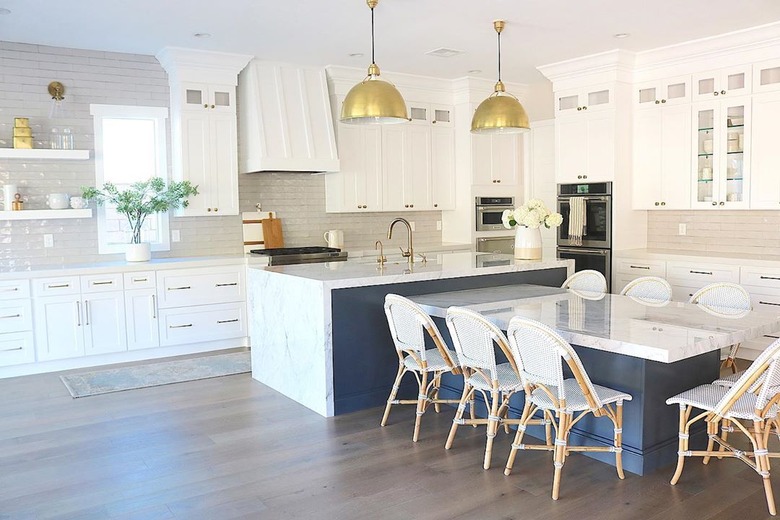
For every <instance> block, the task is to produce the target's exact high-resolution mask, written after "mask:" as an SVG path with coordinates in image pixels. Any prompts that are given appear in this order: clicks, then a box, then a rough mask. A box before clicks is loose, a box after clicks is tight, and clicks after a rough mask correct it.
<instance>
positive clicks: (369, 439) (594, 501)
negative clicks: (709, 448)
mask: <svg viewBox="0 0 780 520" xmlns="http://www.w3.org/2000/svg"><path fill="white" fill-rule="evenodd" d="M0 395H1V396H2V398H0V425H1V426H0V519H52V518H56V519H68V520H76V519H144V520H147V519H149V520H154V519H167V518H174V519H218V520H227V519H241V518H243V519H277V518H279V519H339V520H346V519H365V518H371V519H404V520H409V519H415V520H417V519H453V518H454V519H461V518H462V519H474V518H479V519H502V520H509V519H534V520H547V519H557V518H567V517H574V518H599V519H620V520H624V519H652V520H661V519H678V518H679V519H689V518H695V519H701V520H703V519H732V518H736V517H739V518H741V519H743V520H745V519H753V518H769V515H768V514H767V510H766V504H765V501H764V494H763V490H762V487H761V483H760V479H759V477H758V476H757V475H756V474H755V473H754V472H753V471H752V470H750V469H749V468H747V466H745V465H744V464H742V463H741V462H738V461H736V460H722V461H718V460H714V461H712V462H711V463H710V464H709V465H708V466H704V465H702V464H701V462H699V461H698V460H695V459H691V460H689V461H688V463H687V464H686V468H685V472H684V473H683V477H682V480H681V482H680V483H679V484H678V485H677V486H674V487H672V486H670V485H669V478H670V477H671V475H672V472H673V469H674V468H673V467H668V468H664V469H662V470H660V471H658V472H656V473H654V474H652V475H649V476H645V477H637V476H635V475H632V474H627V475H626V479H625V480H623V481H621V480H619V479H618V478H617V476H616V474H615V470H614V468H613V467H611V466H608V465H606V464H601V463H598V462H596V461H593V460H591V459H587V458H585V457H582V456H580V455H576V454H575V455H572V456H571V457H570V458H568V459H567V462H566V466H565V467H564V471H563V481H562V485H561V499H560V500H559V501H557V502H554V501H552V500H551V499H550V489H551V484H552V462H551V459H550V457H549V456H548V455H547V454H545V453H541V452H521V453H520V454H519V455H518V458H517V462H516V464H515V471H514V472H513V474H512V475H511V476H509V477H505V476H504V475H503V472H502V469H503V465H504V463H505V461H506V456H507V454H508V451H509V444H510V441H511V439H510V436H508V435H505V434H503V433H499V435H498V437H497V438H496V443H495V448H494V456H493V468H492V469H490V470H488V471H484V470H483V469H482V467H481V464H482V454H483V450H484V442H485V438H484V429H483V428H481V429H472V428H467V427H463V428H461V429H460V430H459V432H458V436H457V438H456V440H455V445H454V447H453V449H452V450H450V451H445V450H444V449H443V445H444V441H445V439H446V436H447V432H448V430H449V427H450V425H451V421H452V415H453V412H454V410H452V409H445V410H443V411H442V413H441V414H439V415H437V414H435V413H434V412H433V410H431V411H430V412H429V413H427V414H426V415H425V417H424V418H423V424H422V430H421V433H420V441H419V442H418V443H416V444H414V443H412V442H411V436H412V429H413V422H414V410H413V408H412V407H394V409H393V412H392V413H391V415H390V421H389V424H388V426H386V427H385V428H381V427H380V426H379V421H380V419H381V415H382V410H381V409H380V408H376V409H372V410H368V411H364V412H358V413H354V414H349V415H345V416H341V417H336V418H330V419H325V418H322V417H320V416H319V415H317V414H315V413H314V412H311V411H309V410H308V409H306V408H304V407H302V406H300V405H298V404H296V403H294V402H292V401H290V400H288V399H287V398H285V397H283V396H281V395H279V394H278V393H276V392H274V391H273V390H270V389H269V388H267V387H265V386H263V385H261V384H260V383H258V382H256V381H253V380H252V379H251V377H250V375H249V374H242V375H237V376H228V377H221V378H216V379H206V380H202V381H193V382H188V383H179V384H174V385H168V386H160V387H154V388H147V389H141V390H133V391H128V392H119V393H114V394H106V395H99V396H94V397H87V398H82V399H72V398H71V397H70V395H69V394H68V392H67V390H66V389H65V387H64V385H63V384H62V383H61V382H60V380H59V378H58V374H45V375H36V376H27V377H21V378H14V379H5V380H0ZM775 441H776V440H775ZM777 479H778V477H777V476H776V477H775V481H777ZM776 484H777V482H776ZM778 491H780V487H778V485H775V493H776V495H778V496H780V492H778Z"/></svg>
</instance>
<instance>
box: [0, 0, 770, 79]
mask: <svg viewBox="0 0 780 520" xmlns="http://www.w3.org/2000/svg"><path fill="white" fill-rule="evenodd" d="M0 8H6V9H10V10H11V13H10V14H8V15H4V16H0V39H1V40H4V41H11V42H23V43H35V44H44V45H53V46H57V47H73V48H82V49H95V50H106V51H118V52H130V53H139V54H155V53H156V52H157V51H158V50H159V49H160V48H162V47H164V46H178V47H189V48H197V49H205V50H218V51H223V52H236V53H242V54H253V55H255V56H257V57H258V58H261V59H267V60H277V61H289V62H295V63H301V64H310V65H327V64H334V65H346V66H358V67H365V66H367V65H368V64H369V62H370V12H369V9H368V7H367V6H366V4H365V1H364V0H131V1H121V0H70V1H64V2H63V1H62V0H58V1H53V0H0ZM375 16H376V38H377V49H376V58H377V63H378V64H379V65H380V67H381V68H382V69H383V70H386V71H396V72H407V73H412V74H425V75H430V76H438V77H446V78H455V77H461V76H465V75H467V72H468V71H469V70H472V69H481V70H482V73H481V74H472V75H475V76H481V77H485V78H491V79H492V78H494V77H495V62H496V57H495V52H496V51H495V46H496V43H495V33H494V32H493V27H492V21H493V20H494V19H498V18H502V19H505V20H507V27H506V29H505V32H504V34H503V35H502V46H503V71H504V74H503V76H504V79H506V80H509V81H517V82H529V83H530V82H534V81H538V80H539V79H540V78H541V76H540V75H539V73H538V72H536V70H535V68H536V67H537V66H539V65H544V64H548V63H553V62H556V61H561V60H565V59H569V58H575V57H577V56H583V55H586V54H593V53H597V52H602V51H607V50H610V49H614V48H618V47H619V48H623V49H627V50H632V51H640V50H646V49H651V48H655V47H661V46H665V45H670V44H674V43H679V42H683V41H688V40H692V39H697V38H703V37H707V36H713V35H716V34H721V33H725V32H730V31H735V30H739V29H744V28H747V27H753V26H757V25H762V24H766V23H770V22H775V21H778V20H780V1H779V0H652V1H641V2H640V1H638V0H587V1H584V0H381V1H380V3H379V6H378V7H377V8H376V12H375ZM196 32H205V33H210V34H211V35H212V36H211V38H208V39H198V38H195V37H193V34H194V33H196ZM615 33H630V34H631V36H630V37H629V38H625V39H620V40H618V39H615V38H613V36H612V35H613V34H615ZM439 47H448V48H453V49H457V50H462V51H465V53H464V54H462V55H459V56H456V57H452V58H437V57H431V56H426V55H424V53H425V52H427V51H430V50H432V49H436V48H439ZM355 52H362V53H364V54H365V55H364V56H363V57H350V56H349V54H350V53H355Z"/></svg>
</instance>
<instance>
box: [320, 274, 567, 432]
mask: <svg viewBox="0 0 780 520" xmlns="http://www.w3.org/2000/svg"><path fill="white" fill-rule="evenodd" d="M565 279H566V269H565V268H554V269H543V270H538V271H520V272H513V273H501V274H493V275H482V276H469V277H463V278H448V279H442V280H428V281H418V282H408V283H397V284H390V285H373V286H368V287H354V288H346V289H334V290H333V291H332V293H331V305H332V313H333V314H332V319H333V395H334V412H335V414H336V415H339V414H343V413H349V412H354V411H357V410H363V409H366V408H372V407H375V406H384V405H385V403H386V402H387V396H388V394H389V393H390V387H391V386H392V385H393V380H394V379H395V375H396V372H397V370H398V356H397V355H396V352H395V346H394V345H393V341H392V339H391V337H390V332H389V330H388V326H387V318H386V317H385V313H384V299H385V295H386V294H388V293H395V294H400V295H401V296H415V295H419V294H427V293H437V292H446V291H461V290H465V289H478V288H484V287H497V286H501V285H516V284H523V283H527V284H536V285H546V286H549V287H560V285H561V284H562V283H563V282H564V280H565ZM439 329H440V330H441V329H446V327H444V326H443V324H440V325H439ZM442 333H443V334H446V332H445V331H444V330H442ZM449 344H450V345H451V343H449ZM430 348H433V344H432V343H431V345H430ZM406 377H408V379H405V380H404V384H403V385H402V386H401V390H400V391H399V399H414V397H415V396H416V395H417V386H416V382H414V378H413V377H412V376H406ZM377 420H379V418H377Z"/></svg>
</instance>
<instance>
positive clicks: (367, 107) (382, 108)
mask: <svg viewBox="0 0 780 520" xmlns="http://www.w3.org/2000/svg"><path fill="white" fill-rule="evenodd" d="M366 3H367V4H368V7H370V8H371V65H369V67H368V76H367V77H366V79H364V80H363V81H361V82H360V83H358V84H357V85H355V86H354V87H352V88H351V89H350V91H349V92H348V93H347V97H346V98H344V103H343V104H342V105H341V118H340V119H341V122H342V123H350V124H362V125H365V124H388V123H405V122H407V121H408V120H409V119H408V116H407V112H406V103H405V102H404V98H403V97H401V93H400V92H398V89H396V88H395V86H394V85H393V84H392V83H389V82H387V81H384V80H382V79H379V66H378V65H377V64H376V61H375V60H374V7H376V5H377V4H378V3H379V0H366Z"/></svg>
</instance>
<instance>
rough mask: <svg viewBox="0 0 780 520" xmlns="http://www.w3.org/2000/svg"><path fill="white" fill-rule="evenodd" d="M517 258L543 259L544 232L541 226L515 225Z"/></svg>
mask: <svg viewBox="0 0 780 520" xmlns="http://www.w3.org/2000/svg"><path fill="white" fill-rule="evenodd" d="M515 258H517V259H519V260H541V259H542V232H541V230H540V229H539V228H536V229H532V228H528V227H525V226H515Z"/></svg>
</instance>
